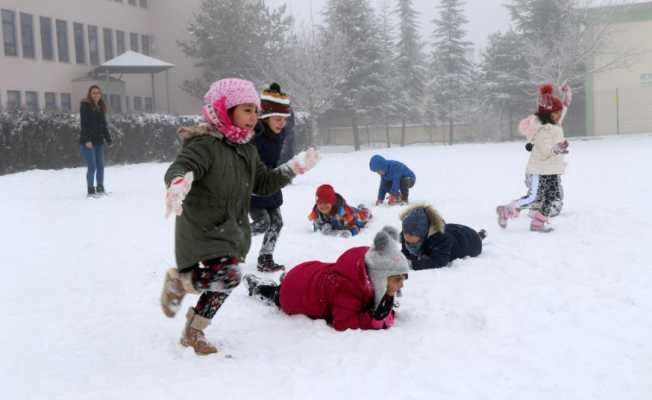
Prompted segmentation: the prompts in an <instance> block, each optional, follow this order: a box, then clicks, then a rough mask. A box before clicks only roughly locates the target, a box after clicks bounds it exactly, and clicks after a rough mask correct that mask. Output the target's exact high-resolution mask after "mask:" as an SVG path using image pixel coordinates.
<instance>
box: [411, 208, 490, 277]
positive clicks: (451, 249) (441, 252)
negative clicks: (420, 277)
mask: <svg viewBox="0 0 652 400" xmlns="http://www.w3.org/2000/svg"><path fill="white" fill-rule="evenodd" d="M400 218H401V222H402V226H403V231H402V232H401V245H402V250H403V254H404V255H405V256H406V257H407V259H408V260H410V262H411V268H412V269H414V270H420V269H431V268H441V267H446V266H447V265H448V264H449V263H450V262H451V261H453V260H455V259H458V258H464V257H477V256H478V255H480V253H482V240H483V239H484V238H485V237H486V232H485V231H484V229H483V230H480V231H479V232H476V231H475V230H474V229H472V228H469V227H468V226H464V225H458V224H447V223H445V222H444V220H443V219H442V217H441V216H440V215H439V213H438V212H437V210H435V209H434V208H433V207H431V206H429V205H417V206H414V207H411V208H409V209H407V210H405V211H404V212H403V213H402V214H401V217H400Z"/></svg>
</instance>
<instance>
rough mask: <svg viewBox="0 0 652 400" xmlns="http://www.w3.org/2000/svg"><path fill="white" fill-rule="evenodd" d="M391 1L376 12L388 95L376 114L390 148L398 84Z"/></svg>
mask: <svg viewBox="0 0 652 400" xmlns="http://www.w3.org/2000/svg"><path fill="white" fill-rule="evenodd" d="M391 1H392V0H383V1H382V2H381V3H380V7H379V11H378V21H379V23H380V29H379V43H380V51H381V53H380V60H381V70H382V81H383V83H384V86H385V87H386V93H389V95H387V96H384V101H383V103H382V104H381V105H380V110H379V112H378V115H379V118H380V119H381V121H382V123H383V124H384V125H385V143H386V144H387V147H391V146H392V138H391V135H390V128H389V123H390V119H392V118H394V117H395V116H396V115H397V114H398V105H397V102H398V99H399V96H398V95H397V93H399V90H400V84H399V79H398V74H397V69H396V63H395V62H394V60H395V58H396V56H395V47H396V46H395V43H394V41H395V38H394V24H393V22H392V18H391V13H392V9H391Z"/></svg>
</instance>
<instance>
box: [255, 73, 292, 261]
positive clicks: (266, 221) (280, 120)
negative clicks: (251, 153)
mask: <svg viewBox="0 0 652 400" xmlns="http://www.w3.org/2000/svg"><path fill="white" fill-rule="evenodd" d="M260 107H261V114H260V120H259V121H258V123H257V124H256V134H255V136H254V138H253V142H254V144H255V145H256V148H257V149H258V154H259V155H260V159H261V160H262V161H263V163H265V165H266V166H267V168H269V169H274V168H277V167H278V166H279V165H280V157H281V150H282V149H283V142H284V140H285V137H286V130H285V127H286V125H287V122H288V118H289V117H290V98H289V97H288V96H287V95H286V94H285V93H283V92H282V91H281V87H280V85H279V84H278V83H272V84H271V85H270V86H269V88H268V89H266V90H263V93H262V94H261V96H260ZM282 204H283V193H282V192H281V191H280V190H279V191H278V192H276V193H274V194H272V195H271V196H259V195H257V194H255V193H254V194H252V196H251V207H250V209H249V216H251V219H252V223H251V231H252V234H254V235H258V234H265V236H264V237H263V245H262V247H261V249H260V252H259V254H258V265H257V269H258V271H260V272H275V271H280V270H283V269H285V267H284V266H283V265H280V264H277V263H276V262H275V261H274V257H273V253H274V248H275V247H276V241H277V240H278V237H279V234H280V233H281V228H283V216H282V215H281V205H282Z"/></svg>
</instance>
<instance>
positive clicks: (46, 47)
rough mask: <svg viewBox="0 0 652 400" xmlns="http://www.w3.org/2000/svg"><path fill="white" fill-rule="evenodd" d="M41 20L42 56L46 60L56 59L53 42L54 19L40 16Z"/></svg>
mask: <svg viewBox="0 0 652 400" xmlns="http://www.w3.org/2000/svg"><path fill="white" fill-rule="evenodd" d="M39 20H40V21H41V22H40V23H41V56H42V57H43V59H44V60H54V47H53V44H52V19H51V18H48V17H40V18H39Z"/></svg>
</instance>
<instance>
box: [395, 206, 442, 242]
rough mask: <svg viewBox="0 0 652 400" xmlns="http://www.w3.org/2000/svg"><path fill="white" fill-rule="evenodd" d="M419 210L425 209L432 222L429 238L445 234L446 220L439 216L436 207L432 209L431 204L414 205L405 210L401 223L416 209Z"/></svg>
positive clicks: (400, 216)
mask: <svg viewBox="0 0 652 400" xmlns="http://www.w3.org/2000/svg"><path fill="white" fill-rule="evenodd" d="M417 208H423V209H424V210H425V212H426V215H427V216H428V220H429V221H430V228H429V229H428V236H432V235H434V234H435V233H444V230H445V226H446V223H445V222H444V219H443V218H442V217H441V215H439V212H438V211H437V210H435V208H434V207H432V206H431V205H429V204H426V203H422V204H414V205H412V206H410V207H408V208H406V209H405V210H403V212H401V214H400V215H399V218H400V220H401V222H403V220H404V219H405V218H406V217H407V216H408V215H409V214H410V213H411V212H412V211H413V210H415V209H417Z"/></svg>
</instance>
